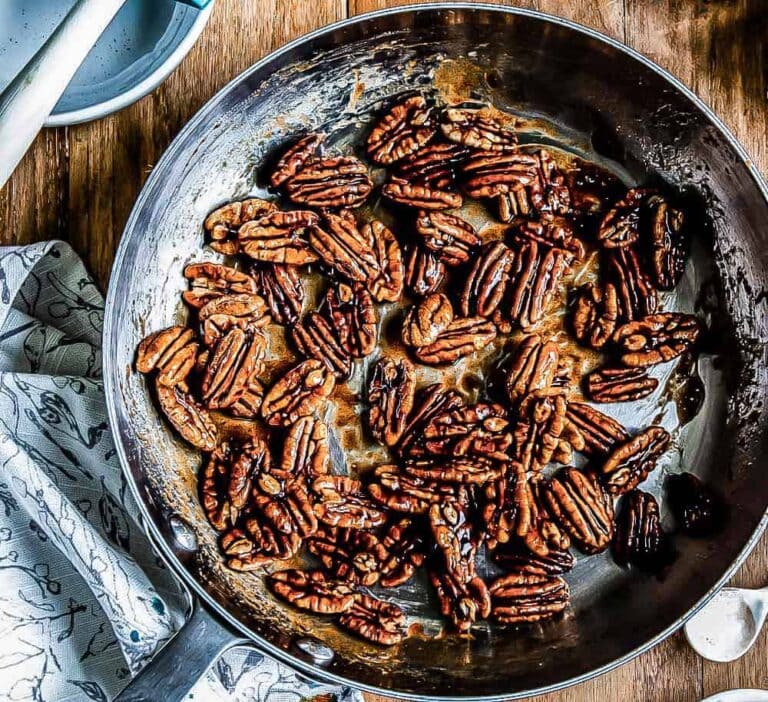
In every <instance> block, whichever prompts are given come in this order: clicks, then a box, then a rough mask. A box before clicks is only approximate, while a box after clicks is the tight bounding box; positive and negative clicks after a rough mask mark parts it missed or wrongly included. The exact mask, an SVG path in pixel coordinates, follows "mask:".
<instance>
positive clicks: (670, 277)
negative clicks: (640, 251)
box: [648, 195, 686, 290]
mask: <svg viewBox="0 0 768 702" xmlns="http://www.w3.org/2000/svg"><path fill="white" fill-rule="evenodd" d="M648 205H649V207H650V208H651V210H652V214H651V222H650V226H649V228H648V229H649V245H650V253H651V255H650V258H651V264H652V265H651V273H652V274H653V282H654V283H655V284H656V287H657V288H658V289H659V290H672V289H674V287H675V286H676V285H677V283H678V282H679V281H680V278H681V277H682V275H683V273H684V271H685V249H686V229H685V224H686V223H685V214H684V213H683V212H682V211H681V210H677V209H675V208H674V207H670V205H669V203H667V201H666V200H664V199H663V198H662V197H660V196H658V195H657V196H654V197H652V198H650V200H649V201H648Z"/></svg>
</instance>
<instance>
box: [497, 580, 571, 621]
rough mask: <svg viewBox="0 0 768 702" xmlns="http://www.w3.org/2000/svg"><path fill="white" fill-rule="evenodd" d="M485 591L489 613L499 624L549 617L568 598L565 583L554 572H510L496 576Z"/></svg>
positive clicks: (563, 605) (562, 606)
mask: <svg viewBox="0 0 768 702" xmlns="http://www.w3.org/2000/svg"><path fill="white" fill-rule="evenodd" d="M489 591H490V593H491V602H492V606H491V616H492V617H493V618H494V619H496V621H498V622H501V623H502V624H520V623H523V622H538V621H541V620H542V619H550V618H552V617H554V616H555V615H557V614H560V613H561V612H562V611H563V610H565V608H566V607H567V606H568V602H569V600H570V593H569V591H568V585H567V583H566V582H565V580H563V579H562V578H559V577H557V576H554V577H553V576H548V575H533V574H526V573H512V574H510V575H504V576H502V577H500V578H497V579H496V580H495V581H494V582H493V583H491V586H490V588H489Z"/></svg>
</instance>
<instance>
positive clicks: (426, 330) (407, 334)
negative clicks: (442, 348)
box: [402, 293, 453, 348]
mask: <svg viewBox="0 0 768 702" xmlns="http://www.w3.org/2000/svg"><path fill="white" fill-rule="evenodd" d="M451 322H453V307H452V306H451V301H450V300H449V299H448V297H447V296H446V295H443V294H442V293H433V294H432V295H429V296H427V297H425V298H424V299H423V300H421V301H420V302H418V303H417V304H415V305H413V306H412V307H411V309H409V310H408V313H407V314H406V315H405V320H403V331H402V338H403V343H404V344H405V345H406V346H414V347H416V348H419V347H421V346H428V345H429V344H433V343H435V341H437V338H438V337H439V336H440V334H442V333H443V332H444V331H445V330H446V329H447V328H448V326H449V325H450V324H451Z"/></svg>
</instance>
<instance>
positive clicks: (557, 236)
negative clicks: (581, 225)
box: [514, 217, 584, 260]
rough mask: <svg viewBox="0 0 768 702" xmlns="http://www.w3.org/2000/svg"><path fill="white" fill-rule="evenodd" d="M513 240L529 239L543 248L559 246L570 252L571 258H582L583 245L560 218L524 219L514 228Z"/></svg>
mask: <svg viewBox="0 0 768 702" xmlns="http://www.w3.org/2000/svg"><path fill="white" fill-rule="evenodd" d="M514 232H515V239H516V240H517V241H520V240H521V239H522V240H524V239H530V240H531V241H535V242H537V243H538V244H544V245H545V246H559V247H561V248H563V249H565V250H566V251H570V252H571V254H573V257H574V258H576V259H578V260H581V259H583V258H584V245H583V244H582V243H581V240H579V239H578V238H576V237H575V236H574V233H573V228H572V227H571V225H570V224H569V223H568V221H567V220H565V219H562V218H561V217H546V218H544V219H540V220H532V219H526V220H523V221H522V222H520V223H518V224H517V226H516V227H515V228H514Z"/></svg>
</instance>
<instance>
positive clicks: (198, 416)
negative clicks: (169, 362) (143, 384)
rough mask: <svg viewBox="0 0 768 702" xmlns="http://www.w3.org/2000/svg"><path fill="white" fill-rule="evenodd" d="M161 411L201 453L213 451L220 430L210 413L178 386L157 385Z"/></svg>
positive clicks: (182, 436) (183, 437)
mask: <svg viewBox="0 0 768 702" xmlns="http://www.w3.org/2000/svg"><path fill="white" fill-rule="evenodd" d="M155 388H156V389H157V399H158V400H159V403H160V409H161V410H162V411H163V414H164V415H165V416H166V418H167V419H168V421H169V422H170V424H171V426H172V427H173V428H174V429H175V430H176V431H177V432H178V433H179V436H181V438H182V439H184V440H185V441H186V442H188V443H190V444H192V446H194V447H195V448H198V449H200V450H201V451H213V450H214V449H215V448H216V444H217V440H218V430H217V429H216V424H214V422H213V420H212V419H211V416H210V415H209V414H208V412H207V411H206V410H205V409H204V408H203V407H201V406H200V405H199V404H197V402H195V400H194V399H193V398H192V396H191V395H189V394H188V393H186V392H184V390H182V389H181V388H180V387H179V386H178V385H173V386H170V385H162V384H161V383H156V384H155Z"/></svg>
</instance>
